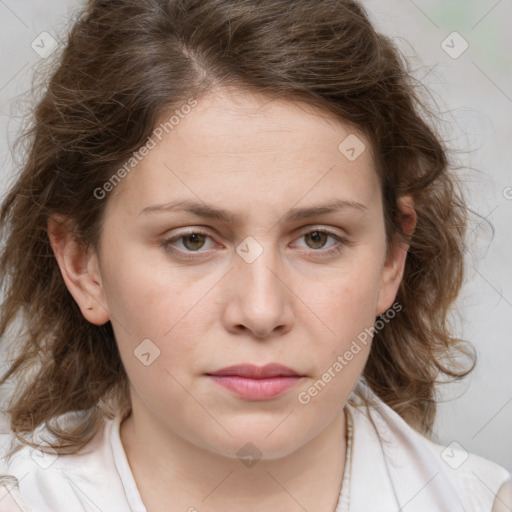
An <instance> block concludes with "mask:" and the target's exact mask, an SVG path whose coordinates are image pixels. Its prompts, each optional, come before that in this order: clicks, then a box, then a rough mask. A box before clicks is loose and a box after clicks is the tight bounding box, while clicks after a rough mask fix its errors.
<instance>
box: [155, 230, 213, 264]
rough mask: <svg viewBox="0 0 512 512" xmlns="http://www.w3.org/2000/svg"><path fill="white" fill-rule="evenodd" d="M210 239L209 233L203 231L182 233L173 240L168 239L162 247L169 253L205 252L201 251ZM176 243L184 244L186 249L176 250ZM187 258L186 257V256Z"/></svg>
mask: <svg viewBox="0 0 512 512" xmlns="http://www.w3.org/2000/svg"><path fill="white" fill-rule="evenodd" d="M208 238H209V239H210V240H211V238H210V236H209V235H208V233H204V232H202V231H198V230H195V231H189V232H188V233H181V234H179V235H176V236H174V237H172V238H168V239H166V240H164V241H163V242H162V246H163V247H164V248H165V249H166V250H167V251H169V252H173V253H181V254H183V253H185V254H186V253H187V252H204V251H201V250H200V249H202V248H203V247H204V246H205V241H206V239H208ZM175 242H180V243H182V246H183V247H184V249H181V248H176V247H175ZM185 257H186V256H185Z"/></svg>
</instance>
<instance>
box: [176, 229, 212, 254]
mask: <svg viewBox="0 0 512 512" xmlns="http://www.w3.org/2000/svg"><path fill="white" fill-rule="evenodd" d="M180 238H181V239H182V240H183V245H184V246H185V247H186V248H187V249H188V250H189V251H197V250H198V249H201V248H202V247H203V246H204V243H205V239H206V235H203V234H201V233H190V234H188V235H184V236H182V237H180Z"/></svg>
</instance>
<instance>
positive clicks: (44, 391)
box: [0, 0, 474, 453]
mask: <svg viewBox="0 0 512 512" xmlns="http://www.w3.org/2000/svg"><path fill="white" fill-rule="evenodd" d="M66 37H67V41H65V43H64V44H63V45H62V50H59V51H58V52H57V53H56V54H55V55H54V57H55V59H54V64H53V67H52V68H51V70H50V75H49V76H48V79H47V80H46V82H45V83H46V87H45V90H44V91H43V92H42V95H41V98H40V99H39V100H38V102H37V104H36V105H35V108H34V111H33V112H32V113H31V116H32V117H31V122H30V125H29V126H28V128H27V129H26V130H25V131H24V132H23V133H22V135H21V136H20V139H23V140H24V141H26V148H27V154H26V155H25V156H24V159H23V165H22V169H20V171H19V174H18V175H16V180H15V182H14V183H13V184H12V186H11V187H10V189H9V190H8V193H7V195H6V196H5V198H4V200H3V204H2V206H1V210H0V223H1V236H2V241H3V244H4V246H3V249H2V254H1V259H0V272H1V277H0V279H1V286H2V290H3V292H4V298H3V303H2V306H1V316H0V335H2V336H4V338H5V339H7V332H8V329H9V328H12V329H13V332H14V333H13V334H12V335H10V337H12V338H13V339H14V340H15V343H14V345H13V350H15V357H14V358H13V360H12V361H11V362H10V363H9V365H8V367H7V370H6V372H5V373H4V375H3V377H2V379H1V380H0V384H6V383H7V382H8V380H10V379H13V381H14V382H15V383H16V387H15V390H14V392H13V394H12V397H11V400H10V403H9V404H8V408H7V411H6V412H7V413H8V416H9V418H10V426H11V429H12V431H13V432H14V433H15V434H16V436H17V437H18V439H19V440H21V441H22V442H24V443H28V444H30V440H29V439H27V438H26V436H27V435H29V434H30V433H32V432H34V430H35V429H36V428H37V427H39V426H41V425H45V426H46V427H47V428H48V429H49V431H50V432H51V433H52V434H54V435H55V436H56V437H57V439H58V441H59V442H58V444H56V445H55V449H56V450H58V451H59V452H62V453H64V452H69V451H74V450H77V449H79V448H80V447H82V446H84V445H85V444H86V443H87V442H88V441H89V440H90V439H91V438H92V437H93V435H94V434H95V432H96V431H97V429H98V428H99V426H100V424H101V423H102V420H103V418H105V417H112V416H113V415H114V414H115V413H116V411H118V410H119V409H120V408H123V407H128V406H129V391H128V390H129V388H128V378H127V375H126V372H125V370H124V368H123V365H122V362H121V359H120V355H119V352H118V349H117V345H116V340H115V338H114V333H113V330H112V326H111V324H110V322H107V323H106V324H105V325H102V326H97V325H93V324H91V323H89V322H87V320H86V319H85V318H84V317H83V315H82V314H81V312H80V309H79V307H78V306H77V304H76V302H75V301H74V300H73V297H72V296H71V294H70V293H69V291H68V289H67V288H66V286H65V283H64V280H63V278H62V276H61V273H60V269H59V266H58V264H57V261H56V259H55V257H54V254H53V252H52V248H51V246H50V242H49V237H48V233H47V226H48V219H49V218H50V217H51V216H52V215H54V214H59V215H64V216H66V217H68V218H70V219H72V221H73V228H74V233H75V236H76V239H77V240H78V241H80V243H82V244H84V246H85V247H88V246H91V247H97V244H98V240H99V238H98V237H99V233H100V229H101V225H102V219H103V213H104V210H105V205H106V203H107V200H103V201H100V200H98V199H97V197H96V196H95V191H96V190H97V189H98V187H101V186H102V185H103V184H104V183H105V182H106V181H107V180H108V179H109V177H111V176H112V173H113V170H115V169H118V168H119V167H120V166H122V165H123V163H125V162H126V161H127V160H128V159H129V158H130V157H131V156H132V154H133V152H134V151H136V150H137V149H138V148H140V147H141V145H142V144H143V143H144V141H145V140H146V139H147V138H148V136H149V135H150V134H151V132H152V131H153V130H154V128H155V125H156V123H157V121H158V119H159V118H160V116H161V115H162V113H163V112H165V111H167V110H170V109H173V108H175V107H176V106H179V105H182V104H183V103H184V101H186V99H187V98H190V97H196V98H197V97H200V95H201V94H203V93H205V92H207V91H208V90H210V89H211V88H212V87H215V86H219V85H220V86H222V85H226V86H234V87H237V88H240V89H241V90H246V91H250V92H252V93H254V94H261V95H267V96H269V97H270V96H271V97H281V98H286V99H297V100H300V101H304V102H306V103H308V104H310V105H312V106H316V107H319V108H321V109H323V110H324V111H326V112H328V113H330V114H332V115H333V116H336V117H337V118H339V119H340V120H342V121H344V122H346V123H349V124H350V125H351V126H354V127H355V128H357V129H358V130H360V131H361V132H362V133H363V134H365V136H366V137H367V138H368V140H369V141H370V142H371V146H372V151H373V153H374V155H375V163H376V171H377V172H378V175H379V179H380V183H381V187H382V197H383V204H384V216H385V225H386V234H387V240H388V244H389V242H390V241H391V240H392V239H393V237H394V236H395V235H397V234H398V235H399V236H400V235H403V233H401V231H400V218H399V217H398V214H399V209H398V207H397V200H398V198H400V197H401V196H403V195H406V194H410V195H411V196H412V197H413V198H414V204H415V210H416V214H417V225H416V229H415V231H414V234H413V236H412V238H411V239H407V243H408V244H409V246H410V247H409V253H408V257H407V261H406V266H405V271H404V275H403V279H402V283H401V285H400V288H399V292H398V294H397V298H396V300H397V301H398V302H399V303H400V304H401V305H402V308H403V313H400V314H399V315H397V316H396V318H394V319H393V321H392V322H389V323H387V324H386V325H385V327H384V328H383V329H381V330H379V331H378V332H376V334H375V336H374V339H373V344H372V348H371V352H370V356H369V359H368V362H367V364H366V367H365V370H364V376H365V377H366V379H367V381H368V383H369V385H370V386H371V388H372V389H373V390H374V392H375V393H376V394H377V395H378V396H379V397H380V398H381V399H382V400H384V401H385V402H386V403H387V404H388V405H389V406H391V407H392V408H393V409H394V410H395V411H397V412H398V413H399V414H400V415H401V416H402V417H403V418H404V419H405V420H406V421H407V422H409V423H410V424H411V425H412V426H414V427H415V428H417V429H418V430H420V431H422V432H428V431H430V430H431V428H432V425H433V421H434V415H435V410H436V386H437V383H438V382H439V381H440V380H443V379H445V380H446V377H450V378H455V379H457V378H459V377H462V376H464V375H466V374H468V373H469V372H470V371H471V369H472V367H473V366H474V358H473V357H471V358H470V359H472V361H471V363H470V364H469V367H462V365H459V366H456V365H455V364H454V363H453V361H454V358H453V357H452V355H453V354H454V353H456V354H460V353H464V354H466V355H470V351H469V349H468V344H467V343H466V342H464V341H463V340H459V339H457V338H454V337H453V336H452V334H451V333H450V326H449V321H448V314H449V312H450V308H451V306H452V303H453V302H454V300H455V299H456V297H457V296H458V294H459V291H460V289H461V286H462V284H463V280H464V265H463V260H464V249H465V236H466V230H467V221H468V208H467V206H466V204H465V199H464V195H463V191H462V187H461V183H460V181H459V180H458V179H457V177H456V175H455V173H454V172H453V170H452V169H451V166H450V162H449V158H448V149H447V148H446V147H445V146H444V144H443V142H442V140H441V137H440V136H439V134H437V132H436V130H435V128H434V125H433V123H431V122H429V120H428V119H427V118H428V117H429V116H428V112H429V110H428V108H427V107H426V104H425V102H424V100H422V99H421V95H420V94H419V92H418V83H417V82H416V81H415V80H414V79H413V78H412V76H411V73H410V72H409V71H408V66H407V62H406V61H405V59H404V58H403V56H402V54H401V53H400V51H399V50H398V48H397V47H396V46H395V44H394V42H393V41H392V39H391V38H389V37H387V36H385V35H383V34H381V33H379V32H377V31H376V29H375V28H374V26H373V25H372V23H371V21H370V19H369V17H368V15H367V13H366V12H365V10H364V8H363V7H362V6H361V5H360V4H359V3H358V2H356V1H353V0H317V1H315V2H311V1H310V0H294V1H293V2H290V1H287V0H258V1H256V0H89V1H88V3H87V4H86V6H85V7H84V8H83V10H82V11H81V12H80V13H79V15H78V17H77V19H76V20H75V21H74V23H73V25H72V26H71V28H70V30H69V34H67V36H66ZM403 236H404V235H403ZM16 320H19V322H18V323H17V324H16ZM73 412H80V413H81V415H80V416H79V417H78V418H79V419H78V420H77V421H76V422H75V424H74V425H71V426H68V427H66V428H64V427H62V426H59V425H57V424H53V423H52V420H54V419H56V418H57V417H59V416H61V415H63V414H65V413H73Z"/></svg>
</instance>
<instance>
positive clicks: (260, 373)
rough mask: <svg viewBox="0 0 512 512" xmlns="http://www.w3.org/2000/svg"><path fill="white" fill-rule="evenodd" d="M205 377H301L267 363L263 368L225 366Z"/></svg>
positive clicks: (240, 365)
mask: <svg viewBox="0 0 512 512" xmlns="http://www.w3.org/2000/svg"><path fill="white" fill-rule="evenodd" d="M207 375H217V376H219V375H223V376H227V375H232V376H238V377H246V378H250V379H266V378H270V377H292V376H295V377H302V375H301V374H300V373H298V372H296V371H295V370H292V369H291V368H288V367H287V366H283V365H282V364H278V363H269V364H266V365H264V366H255V365H253V364H236V365H233V366H227V367H226V368H222V369H221V370H217V371H215V372H210V373H208V374H207Z"/></svg>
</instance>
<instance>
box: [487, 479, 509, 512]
mask: <svg viewBox="0 0 512 512" xmlns="http://www.w3.org/2000/svg"><path fill="white" fill-rule="evenodd" d="M510 510H512V477H511V478H509V479H508V480H507V481H506V482H505V483H504V484H503V485H502V486H501V487H500V490H499V491H498V494H496V498H495V500H494V505H493V507H492V511H491V512H510Z"/></svg>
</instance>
